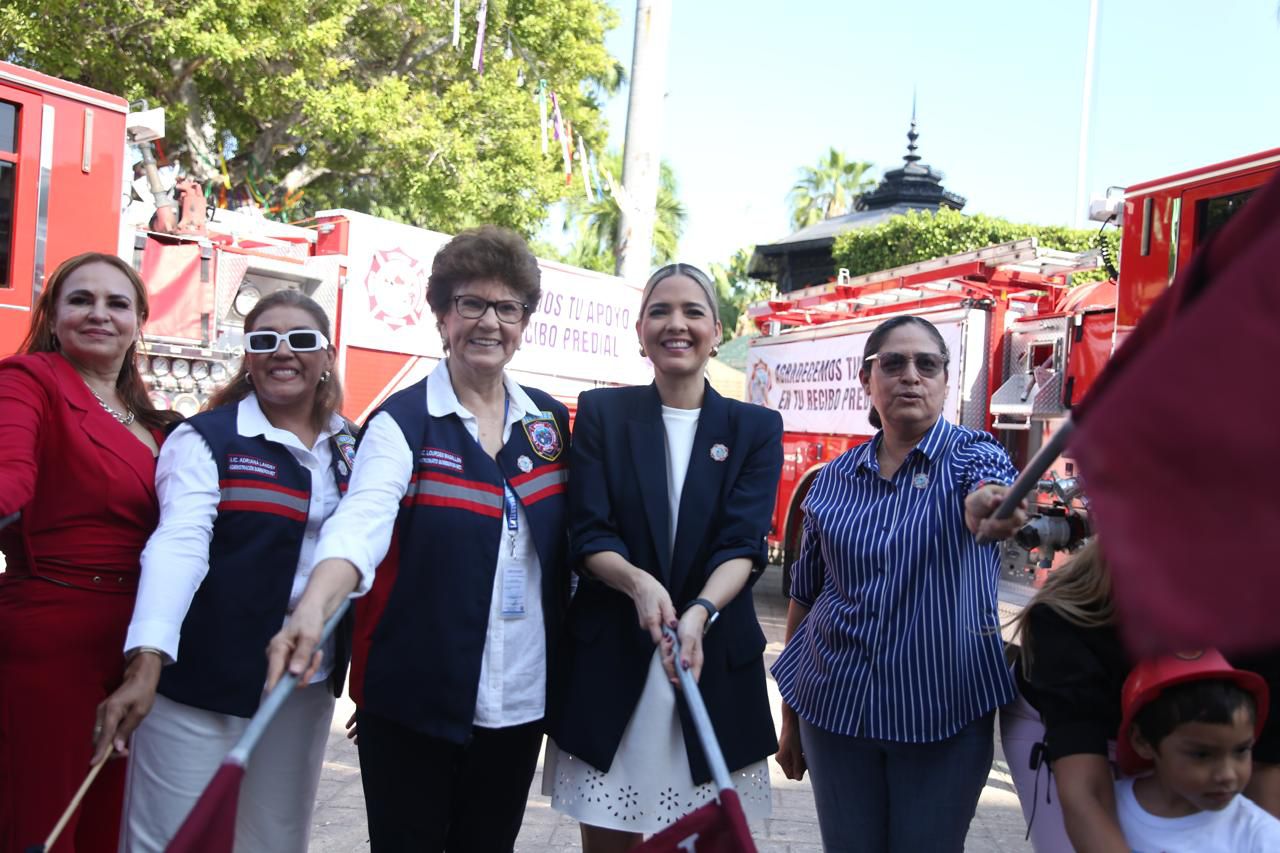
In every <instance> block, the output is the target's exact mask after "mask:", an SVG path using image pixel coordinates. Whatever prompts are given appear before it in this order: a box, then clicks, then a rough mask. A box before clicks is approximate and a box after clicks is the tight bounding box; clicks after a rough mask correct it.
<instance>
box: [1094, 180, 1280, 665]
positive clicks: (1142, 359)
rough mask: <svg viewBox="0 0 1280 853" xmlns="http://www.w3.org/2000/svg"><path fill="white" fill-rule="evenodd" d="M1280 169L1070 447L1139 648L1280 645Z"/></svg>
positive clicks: (1146, 336)
mask: <svg viewBox="0 0 1280 853" xmlns="http://www.w3.org/2000/svg"><path fill="white" fill-rule="evenodd" d="M1278 364H1280V175H1277V176H1276V177H1273V178H1272V180H1271V181H1270V183H1268V184H1267V185H1266V186H1265V187H1263V188H1262V189H1260V190H1259V191H1258V192H1257V194H1255V195H1254V197H1253V198H1252V199H1250V200H1249V202H1248V203H1247V204H1246V205H1245V207H1244V209H1243V210H1242V211H1241V212H1240V213H1239V214H1237V215H1236V216H1235V217H1234V218H1233V219H1232V220H1231V221H1230V222H1229V223H1228V224H1227V225H1226V226H1225V227H1224V228H1223V230H1222V231H1221V232H1219V233H1218V234H1217V235H1215V236H1214V237H1213V238H1212V239H1211V240H1210V241H1209V243H1208V244H1207V245H1205V246H1204V247H1203V248H1202V249H1201V250H1200V251H1199V252H1198V253H1197V254H1196V256H1195V257H1194V258H1193V259H1192V262H1191V264H1190V265H1189V266H1188V267H1187V268H1186V269H1185V270H1184V271H1183V272H1181V273H1180V274H1179V275H1178V277H1177V279H1176V280H1175V281H1174V284H1173V286H1172V287H1171V288H1170V289H1169V291H1168V292H1167V293H1165V294H1164V296H1163V297H1162V298H1161V299H1160V300H1159V301H1158V302H1157V303H1156V305H1155V306H1153V308H1152V310H1151V312H1150V313H1149V314H1148V316H1147V317H1145V318H1144V319H1143V320H1142V322H1141V323H1140V324H1139V325H1138V328H1137V329H1135V330H1134V333H1133V335H1132V336H1131V337H1130V339H1129V340H1127V341H1126V342H1125V344H1124V346H1122V347H1121V348H1120V350H1119V352H1117V353H1116V356H1115V357H1114V358H1113V359H1112V361H1111V363H1110V364H1109V365H1108V367H1107V369H1106V371H1105V372H1104V373H1103V376H1102V377H1101V378H1100V379H1099V382H1098V384H1097V385H1096V386H1095V387H1094V388H1093V390H1092V392H1091V393H1090V394H1089V396H1088V397H1087V398H1086V399H1085V400H1083V401H1082V405H1081V406H1079V407H1077V409H1076V411H1075V413H1074V415H1073V417H1074V420H1075V421H1076V433H1075V436H1074V437H1073V438H1072V440H1071V446H1072V450H1073V453H1072V455H1073V456H1074V457H1075V458H1076V459H1077V461H1078V462H1079V463H1080V467H1081V470H1082V472H1083V474H1084V478H1085V483H1086V487H1087V490H1088V493H1089V495H1090V499H1091V501H1092V504H1091V514H1092V515H1093V518H1094V521H1095V524H1096V527H1097V529H1098V531H1099V533H1100V534H1101V536H1102V539H1103V542H1104V546H1103V547H1104V548H1105V549H1106V553H1107V560H1108V562H1109V564H1110V565H1111V568H1112V573H1113V575H1114V586H1115V595H1116V601H1117V605H1118V607H1119V612H1120V617H1121V624H1122V626H1123V628H1124V631H1125V633H1126V636H1127V638H1128V640H1129V642H1130V643H1131V644H1133V645H1135V646H1136V647H1137V648H1138V649H1140V650H1142V651H1144V652H1146V651H1154V650H1156V649H1174V648H1193V647H1201V646H1209V645H1211V646H1218V647H1221V648H1225V649H1229V650H1244V649H1254V648H1260V647H1276V646H1280V619H1277V618H1276V617H1275V615H1274V612H1275V609H1276V606H1277V605H1280V571H1278V570H1277V569H1276V567H1275V565H1274V563H1275V559H1276V558H1275V556H1274V552H1273V549H1272V547H1271V544H1272V543H1271V536H1272V535H1274V534H1275V533H1276V532H1277V531H1280V495H1278V494H1277V491H1280V489H1278V487H1280V479H1277V472H1280V368H1278V367H1277V365H1278Z"/></svg>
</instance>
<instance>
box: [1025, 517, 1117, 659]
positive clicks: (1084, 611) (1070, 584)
mask: <svg viewBox="0 0 1280 853" xmlns="http://www.w3.org/2000/svg"><path fill="white" fill-rule="evenodd" d="M1037 605H1044V606H1045V607H1048V608H1050V609H1051V610H1053V611H1054V612H1055V613H1057V614H1058V615H1059V616H1061V617H1062V618H1063V619H1065V620H1066V621H1067V622H1069V623H1071V624H1072V625H1075V626H1076V627H1078V628H1101V627H1104V626H1106V625H1111V624H1113V623H1114V622H1115V607H1114V605H1113V604H1112V601H1111V571H1110V569H1108V568H1107V563H1106V560H1105V559H1104V558H1103V555H1102V551H1101V550H1100V548H1099V547H1098V537H1096V536H1095V537H1093V538H1091V539H1089V540H1088V541H1087V542H1086V543H1085V545H1084V547H1083V548H1081V549H1080V550H1079V551H1078V552H1076V554H1075V555H1074V556H1073V557H1072V558H1071V559H1070V560H1069V561H1067V562H1066V563H1065V564H1064V565H1063V566H1062V567H1061V568H1059V569H1056V570H1054V571H1053V572H1051V573H1050V575H1049V579H1048V580H1047V581H1045V585H1044V586H1043V587H1042V588H1041V589H1040V591H1039V592H1037V593H1036V594H1035V596H1034V597H1033V598H1032V599H1031V601H1030V602H1028V603H1027V606H1026V607H1024V608H1023V609H1022V612H1021V613H1019V614H1018V615H1017V616H1015V617H1014V618H1013V619H1012V620H1011V621H1010V622H1009V624H1010V625H1011V626H1013V627H1014V629H1015V633H1016V636H1017V639H1018V640H1019V642H1020V644H1021V648H1020V651H1019V659H1020V660H1021V663H1022V672H1023V674H1026V672H1027V671H1028V670H1029V669H1030V668H1031V662H1032V659H1033V654H1034V653H1033V649H1032V637H1031V632H1030V631H1029V630H1028V629H1027V623H1028V619H1029V618H1030V613H1031V608H1033V607H1035V606H1037Z"/></svg>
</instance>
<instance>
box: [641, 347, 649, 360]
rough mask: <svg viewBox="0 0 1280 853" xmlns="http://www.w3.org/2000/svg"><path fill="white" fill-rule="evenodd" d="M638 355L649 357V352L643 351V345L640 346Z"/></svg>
mask: <svg viewBox="0 0 1280 853" xmlns="http://www.w3.org/2000/svg"><path fill="white" fill-rule="evenodd" d="M640 357H641V358H648V357H649V354H648V353H647V352H645V351H644V347H640Z"/></svg>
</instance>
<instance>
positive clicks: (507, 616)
mask: <svg viewBox="0 0 1280 853" xmlns="http://www.w3.org/2000/svg"><path fill="white" fill-rule="evenodd" d="M541 295H542V289H541V271H540V269H539V267H538V262H537V260H536V259H535V258H534V256H533V254H532V252H530V251H529V248H528V246H527V245H526V244H525V242H524V240H523V239H522V238H521V237H520V236H519V235H517V234H515V233H514V232H512V231H509V230H507V229H503V228H496V227H492V226H485V227H481V228H476V229H474V230H470V231H464V232H462V233H461V234H459V235H457V236H456V237H454V238H453V239H452V240H450V241H449V243H447V244H446V245H445V246H444V247H443V248H441V249H440V251H439V252H438V253H437V254H436V257H435V260H434V262H433V263H432V267H431V277H430V280H429V281H428V284H427V303H428V304H429V305H430V306H431V310H432V311H433V312H434V313H435V316H436V320H437V324H438V328H439V330H440V335H441V337H442V338H443V341H444V349H445V353H446V358H445V359H444V360H442V361H441V362H440V363H439V364H438V365H436V367H435V368H434V369H433V370H432V371H431V373H430V374H429V375H428V376H427V377H426V378H425V379H423V380H422V381H420V382H417V383H415V384H413V385H411V386H410V387H408V388H406V389H405V390H403V391H400V392H398V393H396V394H393V395H392V396H391V397H390V398H388V399H387V401H386V402H385V403H383V404H382V406H381V407H380V408H379V409H378V410H377V412H375V413H374V414H373V416H372V417H371V418H370V419H369V421H368V423H367V424H366V426H365V430H364V433H363V435H362V437H361V441H360V455H359V461H358V462H357V464H356V468H355V472H354V474H353V476H352V481H351V489H350V491H349V493H348V495H347V498H346V499H345V500H344V501H343V504H342V506H341V507H340V508H339V509H338V512H337V514H336V515H335V516H334V517H333V519H332V520H331V521H330V522H329V524H328V525H327V526H326V527H325V531H324V534H323V536H322V537H321V542H320V547H319V549H318V552H317V555H316V556H317V559H318V560H319V564H318V565H317V567H316V572H315V575H314V576H313V578H312V581H311V584H310V586H309V588H308V589H307V592H306V594H305V595H304V596H303V599H302V601H301V602H300V603H299V604H298V607H297V609H295V610H294V613H293V617H292V618H291V620H290V622H289V624H288V625H287V626H286V627H285V629H284V630H283V631H282V632H281V633H280V635H279V636H278V637H277V638H276V639H275V640H273V641H272V652H271V656H272V669H271V677H272V679H274V678H275V676H276V675H277V674H278V673H280V672H281V671H283V670H284V668H285V666H286V665H287V666H288V667H289V668H290V670H291V671H294V672H303V671H304V670H306V669H307V668H308V667H309V666H311V665H312V663H311V657H312V649H313V648H314V647H315V638H316V636H318V634H319V631H320V627H321V625H322V624H323V620H324V618H325V616H326V615H327V614H329V613H332V612H333V609H334V608H335V607H337V605H338V603H339V602H340V601H341V600H342V598H343V597H344V596H346V595H348V594H349V593H350V592H351V591H352V590H356V591H357V592H359V593H362V592H364V591H365V590H369V594H368V595H367V596H365V597H364V598H363V599H361V601H360V602H359V606H358V611H357V615H356V629H355V630H356V636H355V643H354V649H355V651H354V655H353V657H352V665H351V693H352V697H353V698H354V699H355V700H356V705H357V712H356V716H355V718H354V720H355V725H356V727H357V731H358V733H359V737H358V738H357V746H358V748H359V752H360V776H361V781H362V783H363V785H364V794H365V809H366V811H367V814H368V820H369V840H370V844H371V846H372V849H373V850H374V853H381V851H404V850H415V851H417V850H422V851H439V850H451V851H452V850H476V851H486V853H489V851H492V853H501V851H503V850H508V851H509V850H511V849H512V848H513V846H514V844H515V839H516V836H517V834H518V833H519V831H520V824H521V821H522V820H523V817H524V808H525V802H526V800H527V799H528V794H529V785H530V783H531V781H532V779H533V774H534V770H535V769H536V766H537V761H538V752H539V750H540V748H541V746H542V733H543V716H544V714H545V708H546V683H547V659H548V656H549V654H550V652H551V648H552V643H553V638H554V637H555V635H556V629H557V626H558V625H559V622H560V616H561V613H562V611H563V608H564V606H565V603H566V601H567V598H568V575H567V572H566V570H565V550H566V536H565V495H564V491H565V484H566V482H567V479H568V470H567V467H566V462H567V457H568V439H569V421H568V410H567V409H566V408H565V406H564V405H563V404H562V403H560V402H558V401H557V400H555V399H554V398H552V397H551V396H550V395H549V394H546V393H544V392H542V391H539V390H538V389H536V388H529V387H525V386H522V385H520V384H519V383H518V382H516V380H515V379H514V378H513V377H512V376H510V375H509V374H508V373H507V371H506V366H507V364H508V363H509V362H510V361H511V358H512V356H514V355H515V353H516V350H517V348H519V346H520V342H521V340H522V338H523V336H524V331H525V327H526V325H528V322H529V315H530V314H531V313H532V312H533V311H534V310H535V309H536V308H537V306H538V301H539V299H540V298H541ZM370 585H372V589H371V590H370Z"/></svg>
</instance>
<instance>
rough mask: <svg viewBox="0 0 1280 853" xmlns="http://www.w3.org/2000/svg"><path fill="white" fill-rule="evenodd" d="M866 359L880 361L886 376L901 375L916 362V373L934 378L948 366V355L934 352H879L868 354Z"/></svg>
mask: <svg viewBox="0 0 1280 853" xmlns="http://www.w3.org/2000/svg"><path fill="white" fill-rule="evenodd" d="M866 360H867V361H878V362H880V369H881V370H883V371H884V373H885V375H886V376H901V375H902V374H903V373H904V372H906V369H907V365H908V364H911V363H912V362H914V363H915V366H916V373H919V374H920V375H921V376H923V377H925V378H927V379H932V378H933V377H935V376H937V375H938V374H939V373H941V372H942V371H943V370H944V369H946V366H947V359H946V357H945V356H943V355H939V354H938V353H933V352H917V353H901V352H877V353H874V354H872V355H869V356H867V359H866Z"/></svg>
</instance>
